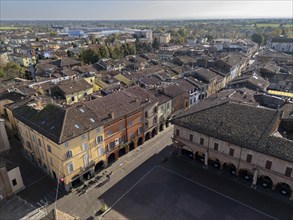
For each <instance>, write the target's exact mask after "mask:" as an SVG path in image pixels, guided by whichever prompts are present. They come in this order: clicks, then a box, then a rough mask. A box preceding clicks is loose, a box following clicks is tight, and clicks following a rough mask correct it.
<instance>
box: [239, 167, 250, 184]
mask: <svg viewBox="0 0 293 220" xmlns="http://www.w3.org/2000/svg"><path fill="white" fill-rule="evenodd" d="M239 176H240V177H242V178H243V179H245V180H247V181H252V178H253V172H252V171H251V170H249V169H246V168H241V169H240V170H239Z"/></svg>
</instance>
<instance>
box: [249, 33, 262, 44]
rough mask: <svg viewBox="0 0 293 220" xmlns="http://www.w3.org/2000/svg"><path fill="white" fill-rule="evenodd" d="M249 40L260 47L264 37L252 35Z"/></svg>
mask: <svg viewBox="0 0 293 220" xmlns="http://www.w3.org/2000/svg"><path fill="white" fill-rule="evenodd" d="M251 40H252V41H253V42H255V43H257V44H258V45H259V46H260V45H263V44H264V42H265V37H264V36H263V35H262V34H253V35H252V36H251Z"/></svg>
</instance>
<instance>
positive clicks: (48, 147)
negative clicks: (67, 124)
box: [47, 144, 52, 152]
mask: <svg viewBox="0 0 293 220" xmlns="http://www.w3.org/2000/svg"><path fill="white" fill-rule="evenodd" d="M47 149H48V151H49V152H52V150H51V146H50V145H49V144H48V145H47Z"/></svg>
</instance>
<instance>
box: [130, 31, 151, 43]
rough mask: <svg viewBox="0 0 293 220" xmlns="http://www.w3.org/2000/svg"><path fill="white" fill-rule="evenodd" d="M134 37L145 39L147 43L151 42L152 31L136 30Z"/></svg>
mask: <svg viewBox="0 0 293 220" xmlns="http://www.w3.org/2000/svg"><path fill="white" fill-rule="evenodd" d="M134 35H135V36H136V37H137V38H138V39H139V40H143V39H146V41H147V42H149V43H152V42H153V31H152V30H136V31H135V32H134Z"/></svg>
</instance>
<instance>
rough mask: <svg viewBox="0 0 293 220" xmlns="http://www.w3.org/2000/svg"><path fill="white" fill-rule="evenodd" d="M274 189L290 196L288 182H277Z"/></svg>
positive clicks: (290, 190)
mask: <svg viewBox="0 0 293 220" xmlns="http://www.w3.org/2000/svg"><path fill="white" fill-rule="evenodd" d="M275 191H277V192H279V193H280V194H282V195H284V196H288V197H290V195H291V193H292V189H291V187H290V185H289V184H287V183H284V182H279V183H277V185H276V188H275Z"/></svg>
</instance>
